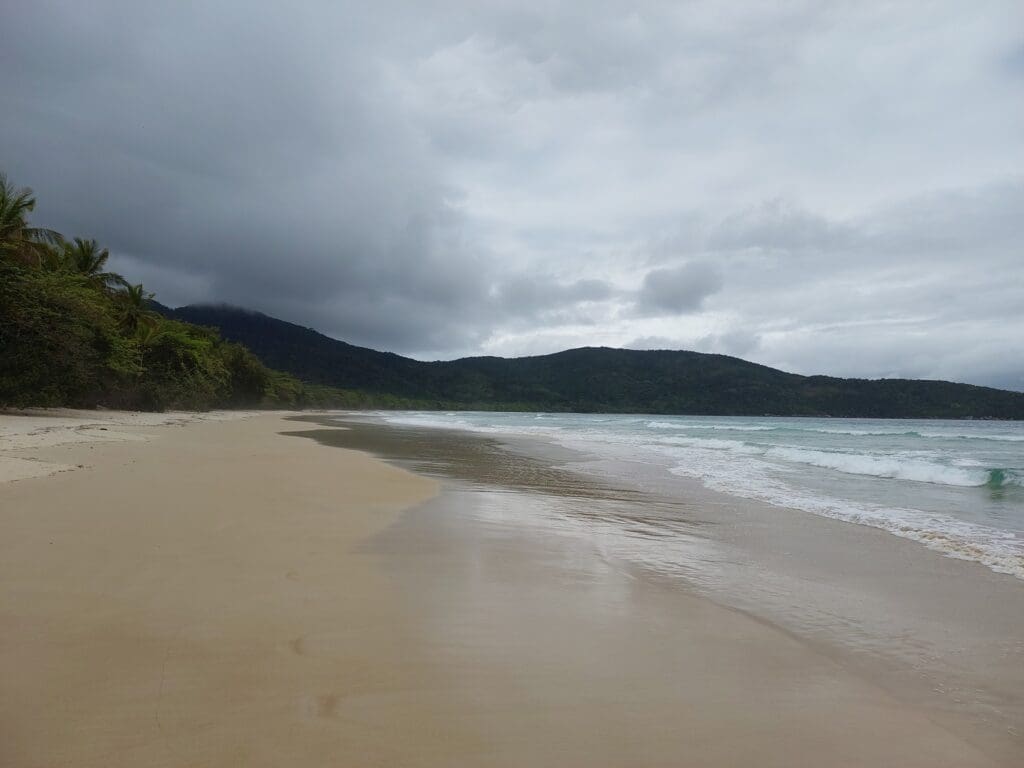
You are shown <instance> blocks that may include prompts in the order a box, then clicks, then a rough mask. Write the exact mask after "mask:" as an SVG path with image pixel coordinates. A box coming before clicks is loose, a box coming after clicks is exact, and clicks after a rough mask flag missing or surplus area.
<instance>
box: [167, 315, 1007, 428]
mask: <svg viewBox="0 0 1024 768" xmlns="http://www.w3.org/2000/svg"><path fill="white" fill-rule="evenodd" d="M155 308H157V309H158V310H159V311H161V312H162V313H164V314H166V315H168V316H170V317H173V318H175V319H179V320H184V321H187V322H190V323H195V324H198V325H205V326H212V327H215V328H217V329H218V330H219V331H220V333H221V335H222V336H224V338H226V339H228V340H230V341H234V342H238V343H241V344H244V345H245V346H246V347H248V348H249V349H251V350H252V351H253V352H254V353H255V354H256V355H257V356H258V357H259V358H260V359H261V360H262V361H263V362H264V363H265V364H267V365H269V366H271V367H272V368H275V369H278V370H282V371H286V372H288V373H290V374H292V375H294V376H297V377H299V378H301V379H303V380H304V381H308V382H311V383H315V384H322V385H327V386H331V387H338V388H341V389H345V390H352V391H357V392H363V393H367V394H384V395H388V396H394V397H399V398H404V399H407V400H409V401H413V402H414V403H415V404H416V406H417V407H423V408H425V409H429V408H443V409H453V410H456V409H463V410H469V409H473V410H544V411H578V412H617V413H664V414H693V415H737V416H750V415H758V416H760V415H773V416H837V417H840V416H846V417H873V418H980V419H986V418H996V419H1024V393H1019V392H1011V391H1008V390H1000V389H994V388H992V387H983V386H978V385H974V384H961V383H956V382H947V381H939V380H922V379H843V378H838V377H833V376H823V375H814V376H803V375H801V374H795V373H788V372H785V371H780V370H777V369H774V368H771V367H769V366H765V365H762V364H760V363H753V362H750V361H747V360H743V359H741V358H737V357H731V356H728V355H718V354H713V353H704V352H693V351H689V350H630V349H617V348H613V347H577V348H574V349H569V350H564V351H561V352H554V353H549V354H546V355H535V356H529V357H517V358H503V357H495V356H478V357H464V358H459V359H456V360H436V361H421V360H415V359H413V358H408V357H404V356H402V355H398V354H396V353H394V352H382V351H379V350H375V349H371V348H369V347H360V346H356V345H354V344H350V343H348V342H345V341H340V340H338V339H333V338H331V337H329V336H327V335H325V334H323V333H320V332H319V331H316V330H315V329H312V328H307V327H304V326H301V325H298V324H295V323H291V322H288V321H286V320H280V319H278V318H274V317H272V316H270V315H266V314H264V313H262V312H258V311H255V310H249V309H245V308H241V307H234V306H230V305H226V304H206V305H186V306H183V307H178V308H177V309H170V308H168V307H164V306H162V305H161V306H158V307H155Z"/></svg>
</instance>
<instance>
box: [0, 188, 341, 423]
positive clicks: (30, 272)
mask: <svg viewBox="0 0 1024 768" xmlns="http://www.w3.org/2000/svg"><path fill="white" fill-rule="evenodd" d="M34 207H35V198H34V197H33V195H32V192H31V190H28V189H18V188H16V187H15V186H14V185H12V184H11V183H9V182H8V180H7V178H6V177H5V176H3V175H2V174H0V406H29V405H44V406H49V405H73V406H83V407H92V406H96V405H103V406H106V407H111V408H139V409H146V410H161V409H164V408H190V409H203V408H211V407H235V406H244V407H254V406H279V407H298V406H303V405H335V404H343V403H346V402H349V401H351V402H358V398H359V396H358V395H353V394H351V393H344V392H338V391H335V390H332V389H328V388H324V387H313V388H310V389H307V388H306V387H305V386H304V385H303V384H302V383H301V382H300V381H298V380H297V379H296V378H295V377H293V376H291V375H289V374H284V373H280V372H277V371H273V370H271V369H269V368H267V367H266V366H264V365H263V363H261V362H260V361H259V359H258V358H257V357H256V356H255V355H254V354H253V353H252V352H250V351H249V350H248V349H246V348H245V347H243V346H241V345H240V344H237V343H232V342H229V341H225V340H224V339H222V338H221V337H220V335H219V334H218V333H217V332H216V331H214V330H211V329H209V328H202V327H199V326H196V325H192V324H190V323H187V322H183V321H180V320H174V319H170V318H167V317H164V316H163V315H161V314H159V313H158V312H155V311H153V309H152V308H151V303H150V302H151V299H152V295H151V294H150V293H148V292H147V291H146V290H145V288H144V287H143V286H142V285H132V284H130V283H128V281H126V280H125V279H124V278H123V277H121V276H120V275H118V274H115V273H113V272H110V271H108V269H107V259H108V256H109V254H108V252H107V250H106V249H104V248H101V247H100V246H99V245H98V244H97V243H96V242H95V241H94V240H85V239H82V238H78V237H76V238H74V239H71V240H68V239H66V238H64V237H63V236H61V235H60V234H59V233H57V232H54V231H52V230H47V229H40V228H36V227H32V226H31V225H30V224H29V221H28V216H29V214H30V213H31V212H32V210H33V209H34Z"/></svg>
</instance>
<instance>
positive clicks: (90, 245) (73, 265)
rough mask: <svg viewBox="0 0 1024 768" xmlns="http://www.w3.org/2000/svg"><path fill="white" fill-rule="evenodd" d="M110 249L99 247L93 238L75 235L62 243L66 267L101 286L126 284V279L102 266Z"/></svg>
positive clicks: (105, 262) (109, 286)
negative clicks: (67, 241)
mask: <svg viewBox="0 0 1024 768" xmlns="http://www.w3.org/2000/svg"><path fill="white" fill-rule="evenodd" d="M109 258H110V251H108V250H107V249H106V248H100V247H99V245H98V244H97V243H96V241H95V240H84V239H82V238H81V237H76V238H75V240H74V242H73V243H65V244H64V264H65V267H66V268H67V269H70V270H71V271H72V272H77V273H78V274H80V275H83V276H85V277H87V278H88V279H89V280H91V281H92V282H94V283H96V284H97V285H100V286H102V287H103V288H111V287H113V286H127V285H128V283H127V281H126V280H125V279H124V278H123V277H121V276H120V275H119V274H117V273H116V272H107V271H105V270H104V267H105V266H106V265H107V259H109Z"/></svg>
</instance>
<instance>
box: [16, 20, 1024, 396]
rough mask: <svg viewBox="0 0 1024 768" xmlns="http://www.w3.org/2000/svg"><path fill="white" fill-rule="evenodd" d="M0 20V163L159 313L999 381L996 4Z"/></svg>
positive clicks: (403, 344)
mask: <svg viewBox="0 0 1024 768" xmlns="http://www.w3.org/2000/svg"><path fill="white" fill-rule="evenodd" d="M427 8H429V11H428V10H426V9H427ZM0 36H2V45H0V66H2V71H3V72H4V77H3V79H2V81H0V169H2V170H5V171H6V172H7V173H8V175H9V176H10V177H11V179H12V180H13V181H14V182H15V183H17V184H21V185H28V186H31V187H33V188H34V189H35V191H36V193H37V196H38V198H39V205H38V208H37V214H36V218H35V221H36V222H37V223H39V224H42V225H47V226H52V227H55V228H57V229H59V230H61V231H63V232H64V233H65V234H68V235H86V236H92V237H96V238H98V239H99V240H100V241H101V242H102V243H103V244H105V245H107V246H109V248H110V249H111V252H112V253H113V254H114V261H116V264H115V266H116V267H117V268H118V269H120V270H121V271H122V272H124V273H125V274H126V275H127V276H128V277H130V278H132V279H133V280H142V281H144V282H145V283H146V285H147V286H148V287H149V288H150V289H152V290H155V291H157V294H158V296H157V297H158V299H160V300H162V301H163V302H165V303H168V304H171V305H180V304H186V303H195V302H214V301H215V302H228V303H232V304H238V305H241V306H245V307H250V308H253V309H258V310H261V311H263V312H266V313H268V314H271V315H274V316H277V317H281V318H284V319H287V320H291V321H293V322H298V323H301V324H304V325H309V326H313V327H315V328H317V329H319V330H321V331H323V332H324V333H327V334H329V335H331V336H335V337H337V338H341V339H345V340H347V341H351V342H353V343H358V344H363V345H367V346H372V347H376V348H383V349H388V350H393V351H397V352H401V353H405V354H411V355H413V356H415V357H421V358H431V359H432V358H438V357H443V358H448V357H455V356H461V355H466V354H498V355H522V354H535V353H545V352H553V351H557V350H560V349H564V348H567V347H573V346H582V345H598V344H601V345H611V346H628V347H635V348H682V349H696V350H702V351H714V352H722V353H726V354H732V355H737V356H740V357H744V358H747V359H750V360H755V361H758V362H762V363H765V364H768V365H772V366H776V367H780V368H783V369H786V370H790V371H795V372H799V373H830V374H836V375H847V376H849V375H856V376H868V377H878V376H909V377H929V378H936V377H937V378H950V379H955V380H961V381H971V382H976V383H986V384H995V385H999V386H1006V387H1013V388H1016V389H1024V3H1021V2H1020V0H1005V2H1003V1H1000V0H974V1H973V2H967V1H965V0H954V1H950V2H943V1H942V0H935V1H934V2H924V1H921V2H898V1H888V2H871V1H870V0H863V1H856V2H855V1H852V0H851V1H850V2H823V1H822V0H816V1H809V2H765V1H763V0H757V1H755V2H749V3H744V2H726V0H719V1H718V2H664V3H661V2H634V3H618V2H598V1H595V0H588V1H587V2H583V1H582V0H578V1H577V2H572V3H570V2H557V1H554V0H544V1H543V2H534V0H509V1H508V2H493V3H487V2H469V0H461V1H455V0H449V1H448V2H433V3H428V4H425V3H419V2H389V1H386V0H385V1H381V0H378V1H377V2H373V3H365V2H359V3H354V2H353V3H347V2H290V3H281V4H273V3H252V2H209V3H194V4H185V3H152V4H150V3H144V2H138V1H137V0H136V1H134V2H102V1H101V0H90V2H78V1H77V0H76V1H74V2H66V3H55V2H44V1H43V0H33V2H17V3H14V2H12V3H5V4H4V8H3V10H0Z"/></svg>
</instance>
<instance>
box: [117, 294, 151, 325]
mask: <svg viewBox="0 0 1024 768" xmlns="http://www.w3.org/2000/svg"><path fill="white" fill-rule="evenodd" d="M117 295H118V297H119V299H120V302H121V327H122V328H124V329H125V330H126V331H130V332H132V333H135V332H137V331H139V329H140V328H142V327H151V326H153V325H154V324H155V323H156V312H154V311H153V310H151V309H150V308H149V305H148V302H149V300H150V299H152V298H153V294H152V293H150V292H149V291H147V290H146V289H145V288H143V287H142V283H139V284H138V285H126V286H125V287H124V290H123V291H121V292H120V293H119V294H117Z"/></svg>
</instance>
